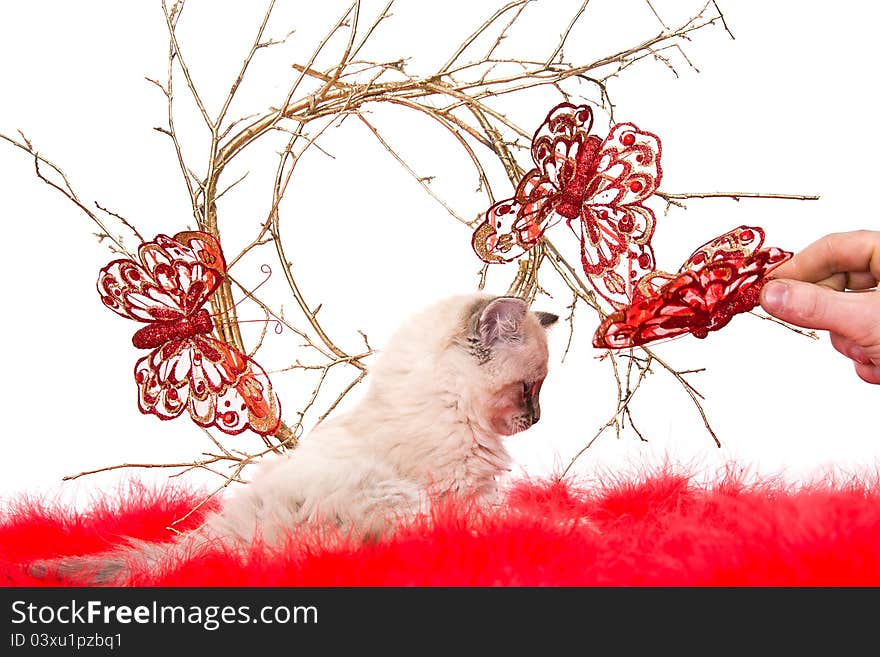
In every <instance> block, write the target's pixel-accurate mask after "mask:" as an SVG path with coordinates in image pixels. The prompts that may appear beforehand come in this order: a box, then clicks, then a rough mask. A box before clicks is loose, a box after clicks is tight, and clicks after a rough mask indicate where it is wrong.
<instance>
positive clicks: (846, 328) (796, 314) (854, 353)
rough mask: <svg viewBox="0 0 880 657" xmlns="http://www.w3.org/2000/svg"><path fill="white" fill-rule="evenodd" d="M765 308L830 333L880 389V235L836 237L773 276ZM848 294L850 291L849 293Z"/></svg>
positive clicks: (856, 233) (763, 297)
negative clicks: (879, 385) (879, 287)
mask: <svg viewBox="0 0 880 657" xmlns="http://www.w3.org/2000/svg"><path fill="white" fill-rule="evenodd" d="M771 275H772V277H773V279H774V280H772V281H768V282H767V283H766V284H765V285H764V288H763V290H761V306H762V307H763V308H764V310H766V311H767V312H768V313H770V314H771V315H773V316H774V317H776V318H778V319H781V320H783V321H786V322H789V323H791V324H795V325H797V326H801V327H804V328H810V329H823V330H826V331H828V332H829V333H830V336H831V344H832V345H834V348H835V349H837V351H839V352H840V353H842V354H843V355H844V356H847V357H848V358H850V359H851V360H852V361H853V362H854V364H855V368H856V374H858V375H859V376H860V377H861V378H862V379H864V380H865V381H867V382H868V383H875V384H880V291H878V290H877V289H875V288H876V287H877V281H878V279H880V231H870V230H860V231H854V232H849V233H834V234H831V235H826V236H825V237H823V238H821V239H819V240H817V241H816V242H813V243H812V244H810V245H809V246H808V247H806V248H805V249H804V250H803V251H801V252H800V253H798V254H796V255H795V256H794V257H793V258H792V259H791V260H789V261H788V262H786V263H784V264H782V265H780V266H779V267H777V268H776V269H775V270H773V273H772V274H771ZM847 290H848V291H847Z"/></svg>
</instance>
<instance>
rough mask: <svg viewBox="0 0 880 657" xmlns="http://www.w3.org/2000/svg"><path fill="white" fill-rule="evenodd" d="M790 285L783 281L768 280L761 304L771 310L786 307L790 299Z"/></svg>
mask: <svg viewBox="0 0 880 657" xmlns="http://www.w3.org/2000/svg"><path fill="white" fill-rule="evenodd" d="M788 291H789V290H788V285H786V284H785V283H782V282H781V281H768V282H767V284H766V285H764V289H763V290H761V305H762V306H764V308H766V309H767V310H769V311H770V312H773V311H780V310H783V309H784V308H785V302H786V301H787V300H788Z"/></svg>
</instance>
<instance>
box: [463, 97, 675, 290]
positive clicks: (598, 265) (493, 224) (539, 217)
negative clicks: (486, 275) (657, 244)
mask: <svg viewBox="0 0 880 657" xmlns="http://www.w3.org/2000/svg"><path fill="white" fill-rule="evenodd" d="M592 125H593V111H592V110H591V109H590V107H589V106H587V105H577V106H575V105H572V104H571V103H562V104H560V105H557V106H556V107H554V108H553V109H552V110H550V113H549V114H548V115H547V118H546V119H545V120H544V123H542V124H541V127H540V128H538V130H537V132H536V133H535V136H534V137H533V138H532V159H533V160H534V162H535V165H536V168H534V169H532V170H531V171H529V172H528V173H527V174H525V176H523V178H522V180H521V181H520V183H519V185H518V186H517V188H516V193H515V194H514V197H513V198H510V199H506V200H504V201H501V202H499V203H496V204H495V205H493V206H492V207H491V208H489V210H488V212H487V213H486V219H485V220H484V221H483V222H482V223H481V224H480V225H479V226H478V227H477V229H476V230H475V231H474V235H473V239H472V244H473V248H474V250H475V251H476V253H477V255H479V256H480V258H481V259H483V260H484V261H485V262H489V263H495V262H510V261H511V260H515V259H516V258H518V257H519V256H521V255H522V254H523V253H525V252H526V251H528V250H529V249H531V248H532V247H534V246H535V244H537V243H538V240H539V238H540V237H541V236H542V235H543V234H544V232H545V231H546V230H547V229H548V228H550V227H551V226H553V225H555V224H557V223H559V222H560V221H563V220H564V221H565V223H566V224H567V225H568V227H569V228H570V229H571V230H572V232H574V234H575V236H576V237H577V238H578V239H579V240H580V246H581V264H582V266H583V269H584V273H586V275H587V276H588V277H589V280H590V282H591V283H592V285H593V287H595V288H596V291H597V292H598V293H599V294H600V295H601V296H602V297H603V298H605V299H606V300H607V301H609V302H610V303H611V304H612V305H613V306H614V307H615V308H620V307H623V306H625V305H627V304H629V303H630V301H631V299H632V293H633V289H634V286H635V283H636V282H637V281H638V280H639V279H640V278H642V276H644V275H645V274H646V273H648V272H651V271H653V269H654V252H653V250H652V248H651V237H652V235H653V233H654V226H655V218H654V213H653V212H652V211H651V209H650V208H647V207H645V206H644V205H642V203H643V202H644V201H645V200H646V199H647V198H648V197H650V196H651V195H652V194H653V193H654V191H655V190H656V189H657V187H658V185H659V184H660V178H661V175H662V171H661V168H660V140H659V139H658V138H657V136H656V135H653V134H651V133H650V132H644V131H643V130H639V129H638V128H637V127H636V126H635V125H633V124H632V123H619V124H617V125H614V126H613V127H612V128H611V131H610V133H609V135H608V136H607V137H606V138H605V140H604V141H603V140H602V139H600V138H599V137H597V136H595V135H591V134H589V132H590V128H591V127H592Z"/></svg>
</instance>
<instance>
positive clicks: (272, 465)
mask: <svg viewBox="0 0 880 657" xmlns="http://www.w3.org/2000/svg"><path fill="white" fill-rule="evenodd" d="M557 319H558V317H557V316H556V315H553V314H550V313H544V312H531V311H529V310H528V308H527V304H526V302H525V301H523V300H521V299H517V298H513V297H491V296H487V295H483V294H475V295H464V296H458V297H453V298H450V299H446V300H444V301H441V302H440V303H437V304H435V305H434V306H432V307H430V308H428V309H427V310H425V311H423V312H422V313H421V314H419V315H417V316H415V317H413V318H412V319H411V320H409V321H408V322H406V323H405V324H403V326H402V327H401V328H399V329H398V331H397V332H396V333H395V334H394V335H393V337H392V338H391V340H390V341H389V344H388V345H387V347H386V348H385V349H384V350H382V352H381V353H380V354H379V357H378V358H377V360H376V363H375V365H374V367H373V368H372V370H371V373H370V377H369V381H370V383H369V386H368V389H367V391H366V393H365V395H364V397H363V398H362V399H361V400H360V401H359V402H358V403H357V404H356V405H355V406H354V407H353V408H352V409H351V410H350V411H348V412H346V413H343V414H340V415H338V416H335V417H332V418H330V419H327V420H325V421H324V422H322V423H320V424H319V425H318V426H316V427H315V428H314V429H313V430H312V432H311V433H310V434H309V435H308V436H307V437H306V438H305V439H304V440H303V441H302V442H301V443H300V445H299V446H298V447H297V448H296V449H293V450H291V451H289V452H285V453H283V454H280V455H273V456H271V457H267V458H266V459H265V460H264V461H263V462H262V463H261V464H260V465H259V466H257V470H256V472H255V473H254V477H253V480H252V482H251V483H250V484H248V485H247V486H244V487H242V488H241V489H239V490H238V491H236V493H237V494H235V495H233V496H232V497H231V498H230V499H228V500H226V501H225V503H224V505H223V506H222V508H221V510H220V511H218V512H217V513H215V514H213V515H211V516H209V517H208V518H207V520H206V522H205V524H204V525H203V526H202V527H201V528H199V529H198V530H196V531H195V532H192V533H190V534H186V535H184V536H183V537H181V538H179V539H177V540H176V541H175V542H174V543H172V544H170V545H169V544H149V543H144V542H134V541H133V542H132V543H131V546H130V547H128V548H120V549H118V550H116V551H114V552H109V553H106V554H103V555H98V556H93V557H70V558H64V559H61V560H59V561H56V562H54V564H42V565H41V566H40V567H39V568H37V570H40V569H41V568H47V567H48V568H50V569H51V568H53V566H54V569H56V572H57V573H58V575H59V576H62V577H68V578H73V579H78V580H80V581H83V580H86V581H89V582H91V583H110V582H116V581H119V579H120V578H123V579H124V576H125V575H126V574H127V572H128V571H129V569H130V568H131V567H133V566H141V567H143V566H144V565H146V566H153V567H154V566H157V565H160V564H161V562H162V560H163V559H165V558H168V557H169V556H176V557H178V558H180V557H186V556H187V555H188V554H191V553H193V552H194V551H197V550H199V549H200V548H203V547H206V546H208V545H216V544H217V543H218V542H219V543H221V544H222V545H225V546H229V547H233V548H234V547H235V546H237V545H238V546H246V545H249V544H251V543H252V542H253V541H254V540H256V539H259V540H262V541H263V542H264V543H266V544H267V545H277V544H279V543H280V542H281V541H282V540H283V539H284V538H285V536H286V534H287V532H288V531H289V530H290V528H292V527H294V526H296V525H298V524H301V523H306V522H310V523H330V524H331V525H335V526H337V527H342V528H344V529H346V528H347V529H352V530H354V531H355V532H358V533H359V534H362V535H364V536H365V537H377V536H380V535H381V534H383V533H385V532H387V531H388V530H389V529H390V528H391V527H392V526H393V524H394V523H395V522H396V521H398V520H400V519H405V518H408V517H412V516H414V515H415V514H417V513H420V512H424V511H426V510H427V504H428V501H429V500H430V499H432V498H433V497H434V496H443V495H445V494H455V495H458V496H468V497H470V496H473V497H474V498H476V499H477V500H479V501H481V502H483V503H490V502H491V500H492V499H493V498H494V496H495V494H496V492H497V486H498V481H497V480H498V477H499V476H500V475H502V474H503V473H504V472H505V471H507V470H509V467H510V462H511V460H510V456H509V455H508V452H507V450H506V449H505V448H504V445H503V444H502V438H503V437H504V436H509V435H511V434H515V433H517V432H520V431H524V430H525V429H528V428H529V427H530V426H532V425H533V424H534V423H536V422H537V421H538V420H539V419H540V414H541V411H540V404H539V393H540V390H541V384H542V383H543V381H544V378H545V377H546V375H547V363H548V350H547V339H546V336H545V328H546V327H548V326H550V325H552V324H553V323H555V322H556V321H557ZM32 572H34V571H33V570H32Z"/></svg>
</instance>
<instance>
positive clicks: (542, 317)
mask: <svg viewBox="0 0 880 657" xmlns="http://www.w3.org/2000/svg"><path fill="white" fill-rule="evenodd" d="M535 317H537V318H538V321H539V322H540V323H541V326H543V327H544V328H547V327H548V326H553V325H554V324H555V323H556V322H558V321H559V315H554V314H553V313H545V312H544V311H542V310H536V311H535Z"/></svg>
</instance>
